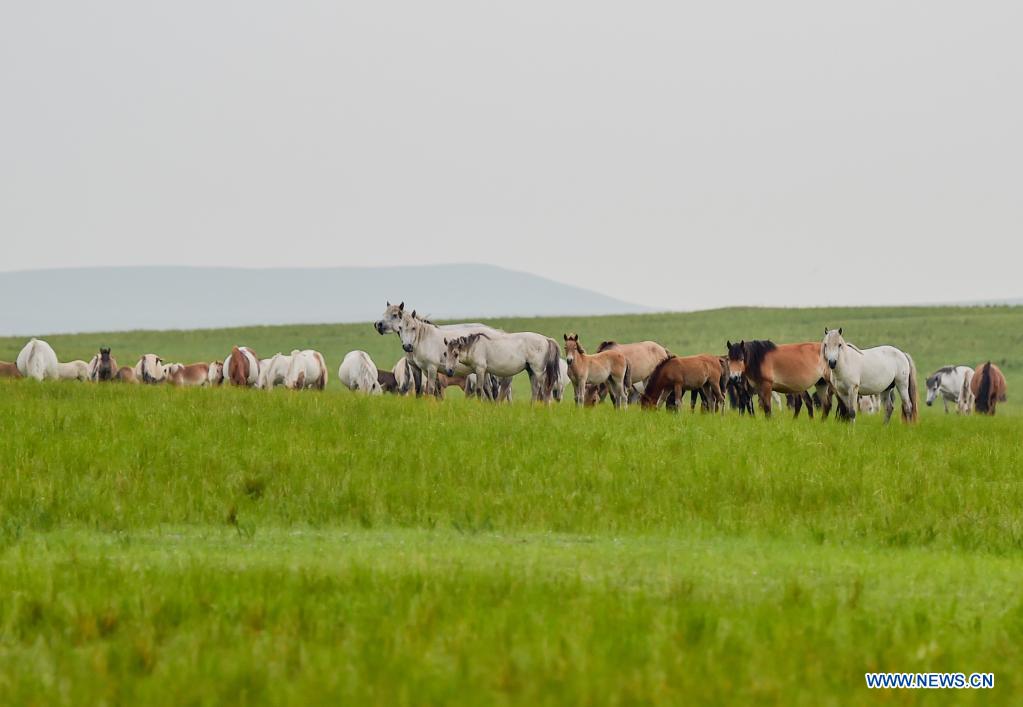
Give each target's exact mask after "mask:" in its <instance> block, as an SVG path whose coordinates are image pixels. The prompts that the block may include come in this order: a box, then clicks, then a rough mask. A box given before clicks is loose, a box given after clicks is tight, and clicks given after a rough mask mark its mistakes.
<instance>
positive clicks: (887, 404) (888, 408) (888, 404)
mask: <svg viewBox="0 0 1023 707" xmlns="http://www.w3.org/2000/svg"><path fill="white" fill-rule="evenodd" d="M881 397H883V398H884V424H886V425H887V424H888V421H889V420H891V419H892V413H893V412H895V394H894V393H893V392H892V391H891V390H886V391H885V392H883V393H881Z"/></svg>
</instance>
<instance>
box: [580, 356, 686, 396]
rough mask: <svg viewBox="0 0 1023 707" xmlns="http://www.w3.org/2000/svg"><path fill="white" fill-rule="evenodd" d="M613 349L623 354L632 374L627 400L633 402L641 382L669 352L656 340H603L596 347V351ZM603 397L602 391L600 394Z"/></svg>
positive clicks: (638, 394) (638, 392) (637, 394)
mask: <svg viewBox="0 0 1023 707" xmlns="http://www.w3.org/2000/svg"><path fill="white" fill-rule="evenodd" d="M610 349H614V350H615V351H619V352H621V353H622V354H624V355H625V358H626V359H627V360H628V362H629V371H630V372H631V374H632V387H631V390H630V391H629V402H635V401H636V400H637V399H638V398H639V396H640V392H641V390H640V389H641V388H642V383H643V382H644V381H646V379H647V378H649V377H650V374H651V373H653V372H654V369H655V368H657V366H658V365H659V364H660V363H661V362H662V361H664V359H666V358H668V356H669V355H670V352H669V351H668V349H666V348H664V347H663V346H661V345H660V344H658V343H657V342H656V341H638V342H636V343H633V344H619V343H618V342H617V341H603V342H601V344H600V346H598V347H597V353H601V352H603V351H608V350H610ZM601 397H602V398H603V393H602V395H601Z"/></svg>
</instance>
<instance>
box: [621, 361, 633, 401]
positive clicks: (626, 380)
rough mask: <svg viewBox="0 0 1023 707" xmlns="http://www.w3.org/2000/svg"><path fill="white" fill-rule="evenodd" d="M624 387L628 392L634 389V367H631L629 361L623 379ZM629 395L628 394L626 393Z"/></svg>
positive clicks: (626, 362) (626, 363)
mask: <svg viewBox="0 0 1023 707" xmlns="http://www.w3.org/2000/svg"><path fill="white" fill-rule="evenodd" d="M622 386H623V387H624V388H625V390H626V391H628V390H629V388H631V387H632V366H631V365H629V359H625V377H624V378H623V379H622ZM626 395H628V392H626Z"/></svg>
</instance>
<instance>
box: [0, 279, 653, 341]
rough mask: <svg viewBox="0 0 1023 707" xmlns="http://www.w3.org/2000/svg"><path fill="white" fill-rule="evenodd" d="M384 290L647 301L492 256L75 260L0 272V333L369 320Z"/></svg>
mask: <svg viewBox="0 0 1023 707" xmlns="http://www.w3.org/2000/svg"><path fill="white" fill-rule="evenodd" d="M387 300H391V301H392V302H396V301H400V300H404V301H405V302H406V303H407V304H408V305H409V306H411V307H418V308H419V311H420V313H423V314H429V315H431V316H434V317H436V318H438V319H446V318H460V317H488V318H489V317H509V316H556V315H594V314H627V313H638V312H645V311H650V310H649V308H647V307H643V306H640V305H636V304H630V303H628V302H622V301H620V300H616V299H613V298H611V297H607V296H605V295H602V294H599V293H597V292H593V291H591V290H586V289H582V288H578V287H573V286H571V285H565V284H562V283H559V282H555V281H553V280H548V279H546V278H542V277H538V276H536V275H531V274H529V273H523V272H515V271H512V270H505V269H504V268H500V267H496V266H493V265H431V266H418V267H393V268H310V269H304V268H274V269H265V270H256V269H252V270H250V269H238V268H193V267H125V268H73V269H64V270H29V271H23V272H6V273H0V302H3V303H4V306H3V307H0V335H8V336H9V335H14V334H53V333H71V332H95V331H125V330H130V329H197V328H208V327H225V326H252V325H259V324H304V323H317V322H365V321H371V320H374V319H376V318H377V317H379V316H380V314H381V312H382V311H383V309H384V305H385V303H386V301H387Z"/></svg>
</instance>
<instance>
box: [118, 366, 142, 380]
mask: <svg viewBox="0 0 1023 707" xmlns="http://www.w3.org/2000/svg"><path fill="white" fill-rule="evenodd" d="M114 380H115V381H117V382H119V383H138V382H139V377H138V376H137V375H135V369H134V368H132V367H131V366H121V367H120V368H118V369H117V373H115V374H114Z"/></svg>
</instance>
